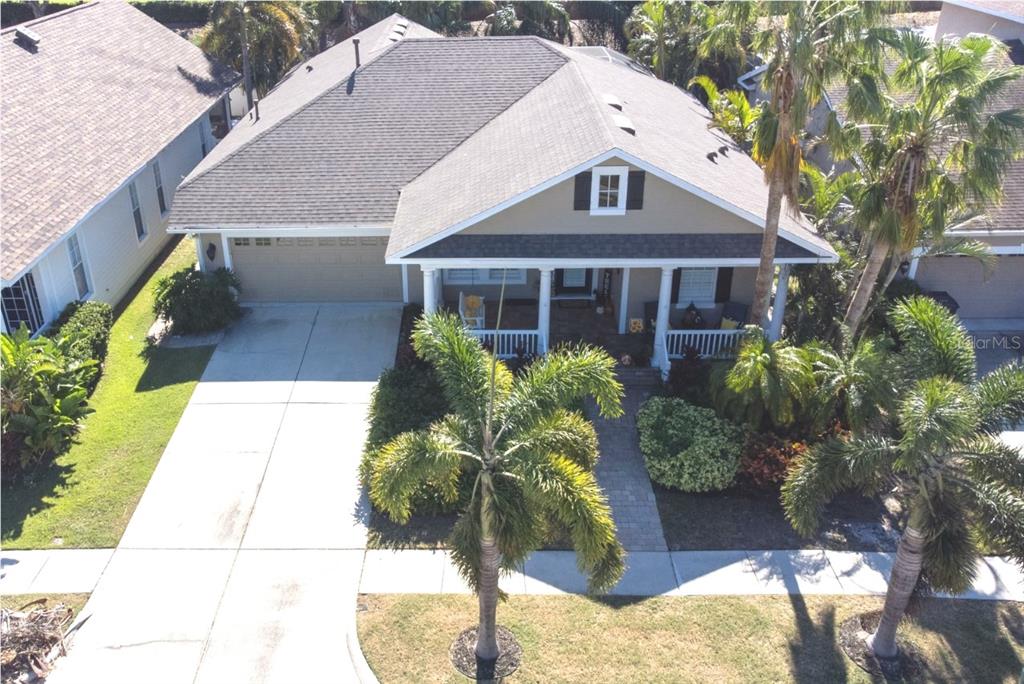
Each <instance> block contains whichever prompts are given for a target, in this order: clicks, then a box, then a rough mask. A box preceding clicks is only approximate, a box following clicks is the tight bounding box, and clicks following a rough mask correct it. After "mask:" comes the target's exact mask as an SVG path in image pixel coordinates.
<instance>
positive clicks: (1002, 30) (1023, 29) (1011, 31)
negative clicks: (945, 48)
mask: <svg viewBox="0 0 1024 684" xmlns="http://www.w3.org/2000/svg"><path fill="white" fill-rule="evenodd" d="M981 1H983V0H979V2H981ZM968 33H987V34H989V35H991V36H995V37H996V38H998V39H999V40H1012V39H1014V38H1019V39H1022V40H1024V22H1016V21H1010V20H1009V19H1001V18H999V17H993V16H992V15H990V14H986V13H984V12H978V11H977V10H973V9H970V8H967V7H958V6H957V5H953V4H950V3H948V2H944V3H942V12H941V13H940V14H939V23H938V25H937V26H936V27H935V35H936V37H942V36H944V35H946V34H952V35H956V36H966V35H967V34H968Z"/></svg>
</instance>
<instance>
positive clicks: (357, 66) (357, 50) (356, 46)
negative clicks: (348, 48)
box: [352, 38, 360, 69]
mask: <svg viewBox="0 0 1024 684" xmlns="http://www.w3.org/2000/svg"><path fill="white" fill-rule="evenodd" d="M352 47H354V48H355V49H356V68H357V69H358V68H359V67H360V63H359V39H358V38H353V39H352Z"/></svg>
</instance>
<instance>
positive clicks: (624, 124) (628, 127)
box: [612, 114, 636, 135]
mask: <svg viewBox="0 0 1024 684" xmlns="http://www.w3.org/2000/svg"><path fill="white" fill-rule="evenodd" d="M612 121H614V122H615V125H616V126H618V127H619V128H621V129H622V130H624V131H626V132H627V133H629V134H630V135H636V126H634V125H633V122H632V120H630V118H629V117H628V116H626V115H625V114H612Z"/></svg>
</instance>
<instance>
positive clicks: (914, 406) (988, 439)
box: [782, 297, 1024, 657]
mask: <svg viewBox="0 0 1024 684" xmlns="http://www.w3.org/2000/svg"><path fill="white" fill-rule="evenodd" d="M890 320H891V322H892V324H893V326H894V328H895V329H896V331H897V334H898V336H899V339H900V343H901V344H902V348H901V351H900V353H899V354H898V355H897V363H898V366H897V368H898V373H897V374H896V377H897V378H898V384H899V389H900V397H901V399H900V402H899V405H898V407H897V409H896V411H895V412H894V413H893V415H892V416H891V418H890V420H889V421H888V424H887V426H886V427H885V428H883V429H879V428H878V427H877V426H873V427H872V428H871V429H870V430H863V431H859V432H855V433H854V434H853V436H852V437H848V438H839V439H832V440H829V441H826V442H824V443H822V444H820V445H818V446H815V447H812V448H811V449H810V450H809V451H808V452H807V453H806V454H805V455H804V456H803V457H802V458H801V459H800V460H799V461H798V462H797V463H796V465H795V467H794V468H793V470H792V471H791V472H790V475H789V477H788V478H787V480H786V483H785V485H784V486H783V490H782V498H783V505H784V507H785V510H786V515H787V517H788V518H789V520H790V522H791V523H792V524H793V527H794V528H795V529H796V530H797V531H798V532H800V533H802V534H806V535H810V534H811V533H812V532H813V531H814V529H815V527H816V526H817V524H818V521H819V519H820V517H821V513H822V510H823V508H824V506H825V504H826V503H827V502H828V501H830V500H831V499H832V498H833V496H835V495H836V494H837V493H838V492H840V491H842V490H844V489H851V488H858V489H866V490H869V491H870V490H872V489H874V490H877V489H879V488H882V487H885V488H887V489H888V488H889V487H894V492H895V493H896V495H897V496H898V497H899V498H900V500H901V503H902V505H903V509H904V510H905V511H906V523H905V527H904V530H903V534H902V538H901V539H900V543H899V547H898V549H897V552H896V560H895V563H894V565H893V569H892V572H891V575H890V578H889V588H888V592H887V593H886V597H885V605H884V608H883V611H882V618H881V622H880V623H879V625H878V629H877V630H876V631H875V633H874V634H873V635H872V636H871V638H870V641H869V645H870V647H871V649H872V650H873V652H874V653H875V655H877V656H881V657H891V656H894V655H895V654H896V653H897V647H896V628H897V625H898V624H899V622H900V619H901V618H902V617H903V614H904V612H905V610H906V607H907V603H908V601H909V600H910V597H911V594H912V592H913V591H914V588H915V587H916V586H917V583H918V579H919V577H920V576H921V575H922V574H923V576H924V577H925V578H926V579H927V581H928V583H929V584H930V586H931V587H933V588H935V589H937V590H942V591H947V592H950V593H954V594H955V593H960V592H962V591H964V590H965V589H967V588H968V587H969V586H970V584H971V582H972V580H973V578H974V574H975V562H976V560H977V558H978V556H979V546H978V544H979V541H985V542H987V543H990V544H994V545H995V546H996V547H998V548H1001V549H1004V550H1005V551H1006V552H1007V553H1008V554H1009V555H1011V556H1012V557H1014V558H1016V559H1018V561H1022V562H1024V494H1022V492H1024V454H1022V453H1021V452H1020V451H1018V450H1016V449H1013V448H1011V447H1009V446H1008V445H1006V444H1005V443H1003V442H1002V441H1001V440H1000V439H999V437H998V430H1000V429H1006V427H1007V426H1010V425H1013V424H1014V423H1015V422H1017V421H1019V420H1021V418H1024V368H1022V367H1021V366H1019V365H1010V366H1005V367H1003V368H1002V369H1000V370H998V371H996V372H994V373H991V374H989V375H988V376H986V377H984V378H983V379H981V380H975V378H974V373H975V370H974V364H975V359H974V350H973V348H972V346H971V340H970V338H969V337H968V335H967V333H966V331H965V330H964V329H963V327H962V326H961V325H960V323H959V322H958V321H957V319H956V318H955V316H953V315H952V314H950V313H949V312H948V311H946V310H945V309H944V308H942V306H941V305H939V304H937V303H936V302H935V301H933V300H931V299H928V298H926V297H914V298H910V299H907V300H903V301H901V302H900V303H899V304H897V305H896V306H895V307H893V309H892V311H891V312H890Z"/></svg>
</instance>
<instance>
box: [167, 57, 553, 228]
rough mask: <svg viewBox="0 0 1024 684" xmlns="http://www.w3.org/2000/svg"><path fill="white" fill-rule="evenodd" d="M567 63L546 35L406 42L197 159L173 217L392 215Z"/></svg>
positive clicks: (210, 220)
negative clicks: (246, 136) (444, 161)
mask: <svg viewBox="0 0 1024 684" xmlns="http://www.w3.org/2000/svg"><path fill="white" fill-rule="evenodd" d="M338 49H351V48H350V47H348V48H346V47H344V46H338V47H335V48H332V51H333V50H338ZM564 63H565V58H564V57H562V56H561V55H559V54H558V53H557V52H555V51H554V50H551V49H548V48H546V47H543V46H540V43H539V41H535V40H521V39H514V38H513V39H505V38H447V39H404V40H402V41H399V42H398V43H395V44H394V45H392V46H390V47H388V48H387V49H385V50H384V51H383V52H381V53H380V54H379V56H377V57H376V58H375V59H373V60H372V61H370V62H369V63H364V64H363V66H362V67H361V68H359V69H358V70H356V71H355V72H353V74H352V76H351V78H345V79H342V80H341V81H340V82H339V83H337V84H336V85H334V86H331V87H329V88H327V89H326V90H324V91H323V92H322V93H321V94H320V95H318V96H317V97H315V98H313V99H312V100H310V101H309V102H307V103H306V104H305V105H304V106H302V107H301V108H299V109H298V110H297V111H294V112H292V113H291V114H289V115H287V116H286V117H284V118H283V119H281V120H279V121H276V122H267V121H263V120H261V121H260V122H258V123H256V124H255V126H257V127H259V126H261V124H271V125H264V126H263V127H262V130H260V131H259V132H258V133H256V135H255V136H254V137H253V139H252V140H251V141H249V142H248V143H247V144H244V145H241V146H234V148H235V149H233V151H232V152H231V153H230V154H227V155H225V156H222V157H221V158H220V159H218V160H215V162H211V163H210V164H204V165H203V166H202V167H200V168H197V169H196V171H195V172H194V173H193V174H192V175H190V176H189V177H188V178H187V179H186V180H185V181H184V183H183V184H182V185H181V188H180V189H179V191H178V193H177V195H176V197H175V202H174V208H173V209H172V212H171V219H170V220H171V223H172V224H175V225H189V224H207V225H210V224H218V223H223V222H227V223H232V224H237V223H249V224H267V223H270V224H332V225H337V224H366V223H390V222H391V220H392V218H393V217H394V214H395V206H396V204H397V202H398V193H399V191H400V190H401V189H402V187H403V186H404V185H405V184H406V183H408V182H409V181H410V180H411V179H412V178H414V177H415V176H416V175H417V174H419V173H420V172H422V171H423V170H425V169H427V168H429V167H430V166H431V165H432V164H434V163H435V162H436V161H437V160H438V159H440V158H442V157H443V156H444V155H445V154H447V153H448V152H450V151H451V150H452V149H454V148H455V147H456V146H457V145H458V144H459V143H461V142H462V141H463V140H465V139H466V138H468V137H469V136H470V135H472V134H473V133H474V132H475V131H477V129H479V128H480V127H481V126H483V125H484V124H485V123H487V122H488V121H490V120H491V119H493V118H494V117H495V116H496V115H497V114H499V113H500V112H502V111H504V110H505V109H507V108H508V107H509V105H511V104H512V103H513V102H515V101H516V100H518V99H519V98H521V97H522V96H523V95H525V94H526V93H528V92H530V91H531V90H533V88H535V87H536V86H537V85H538V84H539V83H541V82H542V81H544V79H546V78H547V77H548V76H549V75H550V74H551V73H553V72H554V71H556V70H557V69H558V68H559V67H561V66H562V65H563V64H564ZM314 71H315V69H314ZM274 98H275V95H270V96H268V97H267V100H268V102H269V101H270V100H272V99H274ZM261 110H262V105H261ZM261 119H262V111H261ZM234 135H235V131H232V132H231V134H230V135H229V136H228V138H227V139H226V140H228V139H230V138H231V137H232V136H234Z"/></svg>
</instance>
